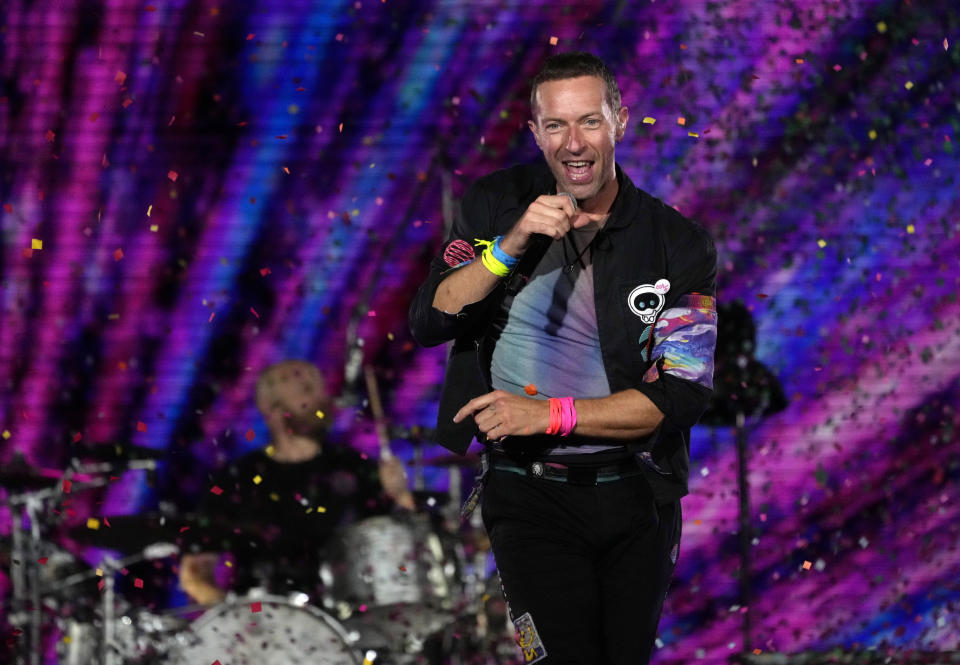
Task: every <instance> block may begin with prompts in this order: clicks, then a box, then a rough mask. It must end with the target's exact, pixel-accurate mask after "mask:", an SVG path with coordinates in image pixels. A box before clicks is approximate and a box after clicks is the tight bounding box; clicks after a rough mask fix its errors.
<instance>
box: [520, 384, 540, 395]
mask: <svg viewBox="0 0 960 665" xmlns="http://www.w3.org/2000/svg"><path fill="white" fill-rule="evenodd" d="M523 392H525V393H527V394H528V395H530V396H531V397H532V396H533V395H536V394H537V386H536V384H533V383H528V384H527V385H525V386H524V387H523Z"/></svg>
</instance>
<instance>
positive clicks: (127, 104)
mask: <svg viewBox="0 0 960 665" xmlns="http://www.w3.org/2000/svg"><path fill="white" fill-rule="evenodd" d="M131 104H133V100H132V99H130V98H129V97H127V98H126V99H124V100H123V104H121V105H120V106H122V107H123V108H128V107H129V106H130V105H131Z"/></svg>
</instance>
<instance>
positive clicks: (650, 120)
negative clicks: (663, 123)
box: [643, 116, 657, 125]
mask: <svg viewBox="0 0 960 665" xmlns="http://www.w3.org/2000/svg"><path fill="white" fill-rule="evenodd" d="M656 121H657V119H656V118H651V117H650V116H646V117H644V119H643V124H645V125H652V124H654V123H655V122H656Z"/></svg>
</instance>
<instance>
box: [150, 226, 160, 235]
mask: <svg viewBox="0 0 960 665" xmlns="http://www.w3.org/2000/svg"><path fill="white" fill-rule="evenodd" d="M159 230H160V227H159V226H158V225H157V224H151V225H150V232H151V233H156V232H157V231H159Z"/></svg>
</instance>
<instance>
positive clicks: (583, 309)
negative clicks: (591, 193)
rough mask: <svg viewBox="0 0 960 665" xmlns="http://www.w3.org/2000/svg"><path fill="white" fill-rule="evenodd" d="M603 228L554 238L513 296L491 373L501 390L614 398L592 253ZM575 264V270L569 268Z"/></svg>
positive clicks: (584, 448)
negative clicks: (568, 237)
mask: <svg viewBox="0 0 960 665" xmlns="http://www.w3.org/2000/svg"><path fill="white" fill-rule="evenodd" d="M598 230H599V227H598V226H596V225H590V226H587V227H585V228H582V229H574V231H573V232H572V233H573V243H571V242H570V241H569V240H556V241H554V242H553V243H552V244H551V245H550V248H549V249H548V250H547V253H546V254H545V255H544V257H543V259H542V260H541V261H540V263H539V264H538V266H537V269H536V270H535V271H534V273H533V275H531V277H530V280H529V282H528V283H527V285H526V286H525V287H524V288H523V289H522V290H521V291H520V292H519V293H518V294H517V296H516V297H515V298H514V299H513V302H512V303H511V304H510V309H509V311H508V312H507V319H506V323H505V325H504V328H503V332H502V333H501V335H500V338H499V339H498V340H497V345H496V347H495V348H494V351H493V359H492V363H491V367H490V373H491V378H492V379H493V387H494V388H497V389H499V390H505V391H507V392H511V393H515V394H518V395H523V394H525V391H524V388H525V387H526V386H528V385H530V384H533V385H534V386H536V389H537V395H536V397H537V398H539V399H547V398H549V397H565V396H567V395H572V396H573V397H577V398H589V397H606V396H607V395H609V394H610V385H609V383H608V382H607V375H606V372H605V370H604V368H603V357H602V355H601V352H600V339H599V336H598V333H597V313H596V307H595V304H594V298H593V266H592V261H591V254H592V251H591V250H590V249H589V244H590V242H591V241H592V240H593V238H594V237H595V236H596V234H597V231H598ZM574 245H575V246H576V250H574ZM581 251H582V252H583V253H582V255H581V256H580V259H579V260H577V254H578V253H580V252H581ZM581 262H582V265H581ZM571 264H572V265H573V268H572V269H566V270H565V268H567V266H570V265H571ZM616 447H619V446H616ZM609 449H611V446H602V445H601V446H579V447H576V448H566V447H564V448H557V449H554V450H551V451H548V453H549V454H564V453H577V454H582V453H590V452H597V451H600V450H609Z"/></svg>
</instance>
